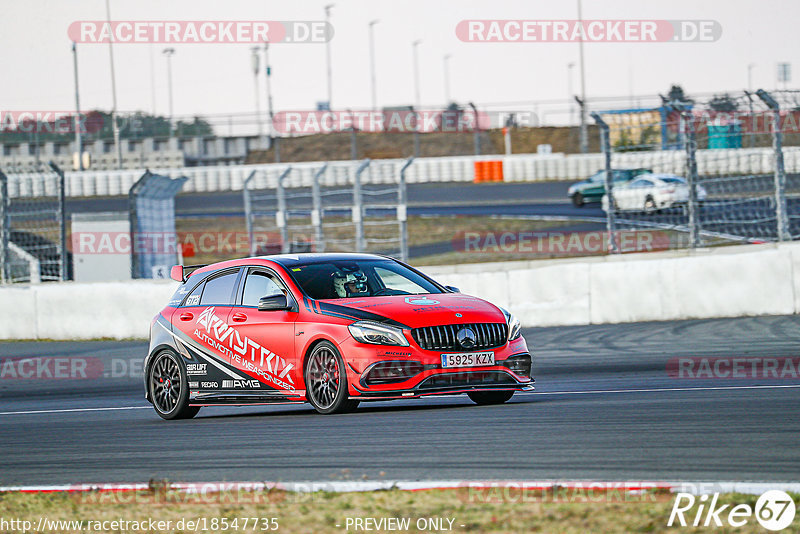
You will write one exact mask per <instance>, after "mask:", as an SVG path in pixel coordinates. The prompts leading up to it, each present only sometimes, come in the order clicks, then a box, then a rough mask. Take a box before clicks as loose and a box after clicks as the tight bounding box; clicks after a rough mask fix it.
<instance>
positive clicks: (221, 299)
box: [200, 271, 239, 306]
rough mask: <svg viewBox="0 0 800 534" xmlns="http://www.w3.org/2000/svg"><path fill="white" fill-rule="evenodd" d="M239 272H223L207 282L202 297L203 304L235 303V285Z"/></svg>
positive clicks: (201, 303) (221, 304)
mask: <svg viewBox="0 0 800 534" xmlns="http://www.w3.org/2000/svg"><path fill="white" fill-rule="evenodd" d="M238 274H239V273H238V272H235V271H234V272H232V273H228V274H223V275H222V276H217V277H216V278H212V279H211V280H208V281H207V282H206V283H205V287H204V288H203V295H202V296H201V297H200V305H201V306H210V305H217V306H224V305H230V304H232V303H233V286H234V284H235V283H236V277H237V276H238Z"/></svg>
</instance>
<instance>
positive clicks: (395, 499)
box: [0, 486, 800, 533]
mask: <svg viewBox="0 0 800 534" xmlns="http://www.w3.org/2000/svg"><path fill="white" fill-rule="evenodd" d="M151 487H152V486H151ZM793 498H794V499H795V501H796V502H798V495H794V496H793ZM756 500H757V496H755V495H740V494H723V495H721V496H720V499H719V505H724V504H731V505H735V504H747V505H749V506H750V507H751V508H753V507H754V506H755V503H756ZM674 501H675V496H674V495H672V494H670V493H667V492H659V491H653V492H644V493H638V494H629V493H625V492H617V491H613V490H611V491H595V492H590V491H574V490H572V491H561V490H556V491H552V490H548V491H546V492H545V491H541V490H530V491H529V492H522V491H520V490H517V491H508V490H507V489H506V490H498V491H493V490H491V489H488V490H485V489H481V490H471V489H468V488H461V489H454V490H425V491H399V490H389V491H375V492H362V493H333V492H325V491H318V492H314V493H293V492H285V491H279V490H271V491H264V492H236V493H231V494H227V493H225V494H210V493H206V494H199V495H198V494H196V495H194V496H193V495H191V494H189V495H187V494H182V493H177V492H172V491H171V490H170V491H164V490H160V489H159V488H158V487H157V486H156V487H152V489H151V490H150V491H141V492H129V493H111V492H97V493H91V492H90V493H77V492H76V493H49V494H22V493H5V494H0V517H2V518H3V519H5V520H6V521H8V520H10V519H18V520H27V521H31V522H33V524H34V525H37V523H38V521H39V518H41V517H46V518H47V519H48V520H49V521H50V522H51V523H50V524H51V525H52V524H53V523H52V522H53V521H59V520H67V521H68V520H78V521H84V523H83V526H84V527H86V526H87V523H86V521H101V522H102V521H114V520H118V521H136V522H149V521H150V520H154V521H164V522H167V521H169V522H170V523H169V525H164V526H167V528H160V527H157V528H155V529H154V528H151V526H145V528H144V529H133V528H131V525H127V527H128V528H116V529H115V528H114V527H112V526H110V525H108V527H106V530H112V531H116V532H142V531H145V532H150V531H157V532H202V531H211V532H265V531H273V532H291V533H304V532H309V533H311V532H314V533H327V532H331V533H333V532H355V531H364V529H363V528H362V529H356V528H355V526H356V523H355V520H356V519H361V520H366V519H367V518H371V519H374V520H376V521H379V520H380V519H381V518H401V519H405V518H408V521H409V528H406V529H390V528H375V527H376V524H372V526H373V528H372V529H371V531H373V532H389V531H394V532H397V531H405V532H419V531H433V532H441V531H443V530H449V531H452V532H497V533H505V532H508V533H518V532H563V533H583V532H663V531H667V530H676V529H675V528H674V527H673V528H668V527H667V521H668V519H669V516H670V512H671V510H672V506H673V503H674ZM730 508H731V507H730V506H729V507H728V510H730ZM696 511H697V506H695V507H694V508H693V509H692V510H691V519H690V520H693V519H694V514H695V512H696ZM689 515H690V514H689V513H687V518H688V517H689ZM223 518H224V520H225V521H223ZM245 518H249V521H248V523H249V524H245V521H244V519H245ZM253 518H258V519H259V522H258V523H257V524H256V525H254V522H253ZM272 518H274V519H275V522H271V521H270V520H271V519H272ZM725 518H726V516H725V514H723V516H722V521H723V523H724V522H725ZM237 519H238V521H236V523H234V520H237ZM263 519H266V520H267V522H266V523H263V522H262V521H261V520H263ZM431 519H432V520H434V521H432V522H428V521H429V520H431ZM181 520H183V522H182V523H180V521H181ZM188 521H193V523H192V524H189V523H188ZM418 521H421V522H420V523H419V525H422V522H425V525H426V526H427V528H425V529H420V528H419V526H418V523H417V522H418ZM436 521H439V523H436ZM225 524H227V525H228V528H227V529H225V528H224V525H225ZM234 524H235V525H236V526H235V527H234V526H233V525H234ZM265 524H266V525H267V526H268V527H269V528H268V529H264V528H263V527H264V526H265ZM151 525H152V524H151ZM362 525H364V523H362ZM436 525H438V526H439V528H433V527H434V526H436ZM120 526H123V525H120ZM275 526H277V529H275V528H274V527H275ZM384 526H386V524H384ZM5 527H6V528H5V530H4V531H6V532H16V531H18V530H14V529H9V528H7V527H8V525H5ZM204 527H205V530H204ZM348 527H349V528H348ZM445 527H446V528H445ZM798 529H800V514H799V515H798V516H797V517H795V520H794V522H793V523H792V525H791V526H790V527H788V528H787V529H786V531H787V532H797V531H798ZM87 530H91V528H89V529H87V528H84V531H87ZM677 530H680V531H682V532H684V531H685V532H705V531H708V530H710V529H709V528H692V527H688V528H680V527H678V528H677ZM713 530H714V532H734V531H735V532H737V533H749V532H763V528H762V527H760V525H759V524H758V522H757V521H756V519H755V518H754V517H750V518H749V520H748V522H747V524H746V525H745V526H743V527H739V528H733V527H730V526H728V525H727V524H726V525H725V526H723V527H722V528H715V529H713ZM49 531H51V532H55V531H58V532H72V531H79V529H75V528H73V529H70V528H68V525H61V528H60V529H57V530H54V529H51V530H49Z"/></svg>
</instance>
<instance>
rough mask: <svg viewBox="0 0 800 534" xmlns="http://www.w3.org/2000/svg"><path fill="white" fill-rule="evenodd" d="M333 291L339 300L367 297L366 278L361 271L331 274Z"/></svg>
mask: <svg viewBox="0 0 800 534" xmlns="http://www.w3.org/2000/svg"><path fill="white" fill-rule="evenodd" d="M333 289H334V291H336V294H337V295H339V298H347V297H368V296H369V287H368V286H367V277H366V275H365V274H364V273H363V272H361V271H353V272H348V273H344V272H341V271H336V272H335V273H333Z"/></svg>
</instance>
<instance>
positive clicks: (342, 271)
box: [144, 254, 534, 419]
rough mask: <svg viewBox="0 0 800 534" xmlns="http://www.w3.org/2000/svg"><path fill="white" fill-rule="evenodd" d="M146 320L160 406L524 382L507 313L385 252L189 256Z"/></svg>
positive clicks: (192, 408)
mask: <svg viewBox="0 0 800 534" xmlns="http://www.w3.org/2000/svg"><path fill="white" fill-rule="evenodd" d="M172 276H173V278H174V279H176V280H178V281H180V282H181V285H180V287H179V288H178V290H177V291H176V292H175V294H174V295H173V296H172V299H171V300H170V301H169V304H168V305H167V307H166V308H164V309H163V310H162V311H161V313H159V314H158V315H157V316H156V317H155V319H154V320H153V323H152V326H151V331H150V349H149V353H148V355H147V357H146V358H145V362H144V370H145V389H146V393H145V396H146V398H147V399H148V400H149V401H150V402H151V403H152V404H153V406H154V408H155V410H156V412H157V413H158V415H160V416H161V417H163V418H165V419H178V418H186V417H193V416H194V415H195V414H197V412H198V410H199V409H200V407H202V406H217V405H245V404H267V403H301V402H309V403H311V405H313V406H314V408H315V409H316V410H317V411H318V412H320V413H324V414H329V413H337V412H343V411H347V410H351V409H353V408H355V407H356V406H357V405H358V404H359V402H361V401H370V400H389V399H403V398H413V397H424V396H430V395H452V394H460V393H466V394H467V395H469V397H470V398H471V399H472V400H473V401H474V402H476V403H478V404H495V403H502V402H505V401H507V400H508V399H510V398H511V396H512V395H513V394H514V392H516V391H523V390H532V389H533V382H534V380H533V378H532V376H531V355H530V353H529V351H528V347H527V345H526V343H525V340H524V339H523V337H522V335H521V331H520V324H519V321H518V320H517V319H516V318H515V317H514V316H513V315H511V314H510V313H509V312H507V311H505V310H503V309H502V308H498V307H497V306H495V305H493V304H490V303H489V302H486V301H485V300H482V299H479V298H476V297H471V296H468V295H463V294H461V293H459V292H458V290H457V289H455V288H453V287H447V286H442V285H440V284H439V283H437V282H435V281H433V280H432V279H430V278H429V277H427V276H425V275H424V274H422V273H421V272H419V271H417V270H416V269H414V268H412V267H410V266H408V265H405V264H403V263H400V262H398V261H396V260H394V259H391V258H388V257H383V256H375V255H369V254H297V255H276V256H263V257H256V258H245V259H241V260H232V261H225V262H221V263H215V264H213V265H207V266H203V267H200V268H187V267H183V266H176V267H173V270H172Z"/></svg>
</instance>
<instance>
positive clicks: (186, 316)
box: [180, 312, 194, 321]
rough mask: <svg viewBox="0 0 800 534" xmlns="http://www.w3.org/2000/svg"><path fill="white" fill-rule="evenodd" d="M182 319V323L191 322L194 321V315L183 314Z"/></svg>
mask: <svg viewBox="0 0 800 534" xmlns="http://www.w3.org/2000/svg"><path fill="white" fill-rule="evenodd" d="M180 318H181V321H191V320H192V319H194V315H192V314H191V313H189V312H183V313H182V314H181V315H180Z"/></svg>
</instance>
